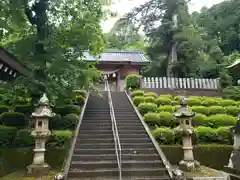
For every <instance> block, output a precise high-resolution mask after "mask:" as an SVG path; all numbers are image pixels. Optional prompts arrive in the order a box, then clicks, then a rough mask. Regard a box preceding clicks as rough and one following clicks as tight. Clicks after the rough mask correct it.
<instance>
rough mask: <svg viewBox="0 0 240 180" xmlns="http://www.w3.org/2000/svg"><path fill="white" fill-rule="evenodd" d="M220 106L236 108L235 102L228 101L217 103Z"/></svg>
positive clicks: (223, 100)
mask: <svg viewBox="0 0 240 180" xmlns="http://www.w3.org/2000/svg"><path fill="white" fill-rule="evenodd" d="M219 104H220V105H221V106H236V101H234V100H230V99H222V100H220V101H219Z"/></svg>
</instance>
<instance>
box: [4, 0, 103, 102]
mask: <svg viewBox="0 0 240 180" xmlns="http://www.w3.org/2000/svg"><path fill="white" fill-rule="evenodd" d="M102 15H103V13H102V9H101V5H100V3H99V1H98V0H51V1H50V0H17V1H16V2H15V1H14V3H13V1H12V0H3V1H1V2H0V25H1V27H0V37H1V46H3V47H4V48H6V49H7V50H9V51H10V52H12V53H13V54H14V55H16V56H17V57H18V58H19V60H21V61H23V62H24V64H25V65H27V66H28V67H30V68H31V69H32V70H33V75H32V77H30V78H20V79H18V80H17V85H15V86H14V88H15V89H14V90H16V88H17V89H22V86H21V84H25V86H24V87H26V88H25V90H24V94H31V95H33V94H34V93H36V92H37V93H38V94H39V93H42V92H47V93H48V94H49V95H50V96H51V98H53V99H56V97H59V98H60V97H62V96H64V95H66V94H67V93H68V92H70V91H71V90H72V89H73V88H76V87H85V88H87V87H88V86H89V85H91V82H93V81H94V79H95V78H97V77H98V76H99V72H98V71H96V69H95V68H94V65H89V64H87V63H85V62H84V61H83V60H82V56H83V51H84V50H89V51H91V52H92V53H93V54H94V55H97V54H98V53H99V52H101V51H102V49H103V35H102V30H101V27H100V20H101V18H102Z"/></svg>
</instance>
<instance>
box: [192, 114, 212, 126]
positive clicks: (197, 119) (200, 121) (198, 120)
mask: <svg viewBox="0 0 240 180" xmlns="http://www.w3.org/2000/svg"><path fill="white" fill-rule="evenodd" d="M193 126H209V121H208V118H207V116H206V115H204V114H201V113H196V115H195V116H194V117H193Z"/></svg>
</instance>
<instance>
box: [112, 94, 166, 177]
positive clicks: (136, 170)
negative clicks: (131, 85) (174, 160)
mask: <svg viewBox="0 0 240 180" xmlns="http://www.w3.org/2000/svg"><path fill="white" fill-rule="evenodd" d="M111 94H112V102H113V108H114V112H115V118H116V123H117V128H118V134H119V139H120V143H121V148H122V153H121V156H122V157H121V159H122V160H121V163H122V164H121V166H122V177H123V178H122V179H123V180H125V179H127V180H169V179H171V178H170V173H168V170H167V168H166V165H165V163H163V160H162V158H161V156H160V152H159V150H157V148H159V147H157V148H156V146H154V144H153V139H152V138H151V135H149V134H148V133H147V129H146V128H145V126H144V125H143V123H142V122H141V119H139V116H138V115H137V113H136V111H135V109H134V108H133V105H132V103H131V102H130V99H129V98H128V97H127V95H126V93H125V92H111ZM161 153H162V152H161ZM163 156H164V155H163Z"/></svg>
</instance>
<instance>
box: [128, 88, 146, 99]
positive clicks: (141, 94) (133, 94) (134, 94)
mask: <svg viewBox="0 0 240 180" xmlns="http://www.w3.org/2000/svg"><path fill="white" fill-rule="evenodd" d="M136 96H144V91H142V90H136V91H133V92H132V93H131V97H132V98H134V97H136Z"/></svg>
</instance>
